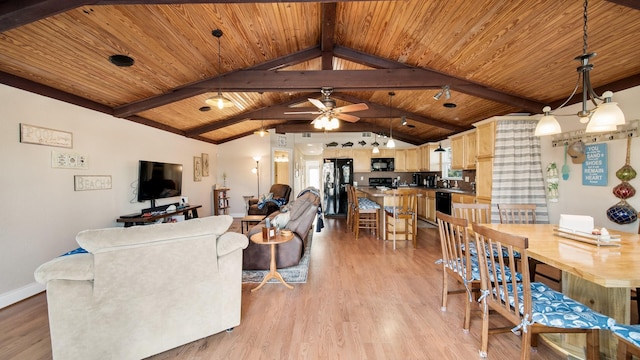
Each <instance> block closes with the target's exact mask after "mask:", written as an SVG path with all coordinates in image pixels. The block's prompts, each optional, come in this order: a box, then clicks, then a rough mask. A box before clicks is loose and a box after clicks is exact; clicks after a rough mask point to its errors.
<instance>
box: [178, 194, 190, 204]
mask: <svg viewBox="0 0 640 360" xmlns="http://www.w3.org/2000/svg"><path fill="white" fill-rule="evenodd" d="M187 204H189V197H187V196H181V197H180V205H187Z"/></svg>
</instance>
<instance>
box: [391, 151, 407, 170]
mask: <svg viewBox="0 0 640 360" xmlns="http://www.w3.org/2000/svg"><path fill="white" fill-rule="evenodd" d="M394 165H395V171H396V172H403V171H407V152H406V150H404V149H396V156H395V164H394Z"/></svg>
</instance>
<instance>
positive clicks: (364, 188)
mask: <svg viewBox="0 0 640 360" xmlns="http://www.w3.org/2000/svg"><path fill="white" fill-rule="evenodd" d="M355 188H356V189H357V190H360V191H363V192H366V193H368V194H370V195H382V194H383V191H380V190H378V189H377V188H376V187H375V186H356V187H355ZM406 188H411V189H416V190H433V191H442V192H448V193H455V194H463V195H473V196H475V195H476V193H475V192H473V191H469V190H462V189H447V188H434V187H427V186H400V187H399V189H406Z"/></svg>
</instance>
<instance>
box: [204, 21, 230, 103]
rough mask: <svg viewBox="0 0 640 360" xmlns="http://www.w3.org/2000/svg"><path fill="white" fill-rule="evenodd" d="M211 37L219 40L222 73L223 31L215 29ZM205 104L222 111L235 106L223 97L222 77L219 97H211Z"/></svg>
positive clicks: (219, 78) (219, 61)
mask: <svg viewBox="0 0 640 360" xmlns="http://www.w3.org/2000/svg"><path fill="white" fill-rule="evenodd" d="M211 35H213V36H215V37H216V38H217V39H218V70H219V71H222V54H221V53H220V49H221V46H220V38H221V37H222V35H223V33H222V30H220V29H215V30H213V31H211ZM204 102H205V103H207V105H210V106H216V107H217V108H218V109H220V110H222V109H224V108H228V107H232V106H234V105H235V104H234V103H233V101H231V100H229V99H227V98H226V97H224V95H222V76H220V75H218V95H216V96H213V97H210V98H208V99H207V100H205V101H204Z"/></svg>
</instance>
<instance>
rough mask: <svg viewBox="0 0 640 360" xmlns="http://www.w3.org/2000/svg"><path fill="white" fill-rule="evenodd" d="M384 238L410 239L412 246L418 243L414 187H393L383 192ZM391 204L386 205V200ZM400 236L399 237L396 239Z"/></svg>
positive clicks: (416, 204) (415, 246)
mask: <svg viewBox="0 0 640 360" xmlns="http://www.w3.org/2000/svg"><path fill="white" fill-rule="evenodd" d="M384 196H385V206H384V214H385V215H384V216H385V230H384V231H385V239H393V250H395V249H396V240H406V241H411V242H412V244H413V248H414V249H415V248H417V245H418V239H417V235H418V202H417V197H418V192H417V191H416V190H414V189H409V188H407V189H394V190H388V191H385V193H384ZM387 200H388V201H389V203H390V204H391V205H386V201H387ZM398 237H401V239H398Z"/></svg>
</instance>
